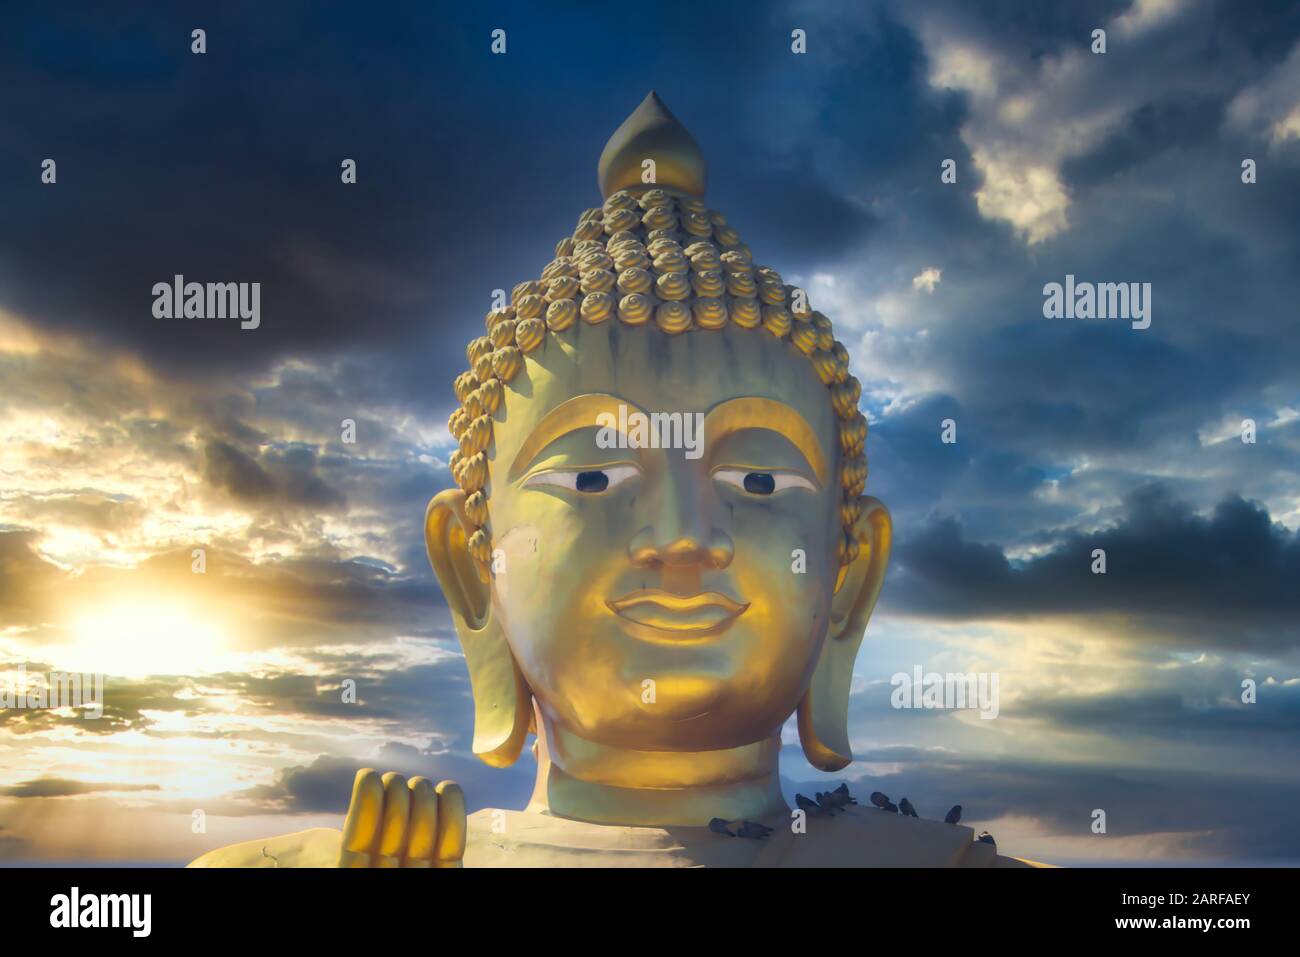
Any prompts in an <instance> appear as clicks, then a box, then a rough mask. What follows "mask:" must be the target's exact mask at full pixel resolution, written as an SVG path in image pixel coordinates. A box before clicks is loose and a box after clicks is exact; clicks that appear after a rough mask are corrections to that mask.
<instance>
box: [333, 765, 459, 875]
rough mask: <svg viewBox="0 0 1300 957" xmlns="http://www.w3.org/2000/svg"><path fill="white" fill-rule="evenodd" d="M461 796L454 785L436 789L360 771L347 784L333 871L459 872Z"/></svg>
mask: <svg viewBox="0 0 1300 957" xmlns="http://www.w3.org/2000/svg"><path fill="white" fill-rule="evenodd" d="M465 830H466V826H465V796H464V795H463V794H462V793H461V790H460V788H459V787H458V786H457V785H456V782H454V781H443V782H442V783H441V784H439V785H438V786H437V787H436V788H435V787H434V786H433V783H432V782H431V781H429V779H428V778H422V777H417V778H411V780H410V782H409V783H408V782H407V780H406V778H404V777H402V776H401V775H400V774H397V773H395V772H393V771H389V772H388V773H387V774H385V775H384V776H383V777H382V778H381V777H380V776H379V774H378V772H376V771H374V770H372V769H370V768H363V769H361V770H360V771H358V772H357V779H356V781H355V782H354V783H353V785H352V803H351V804H349V805H348V816H347V820H346V821H344V823H343V843H342V845H341V846H340V849H339V862H338V866H339V867H460V866H461V858H462V857H464V856H465Z"/></svg>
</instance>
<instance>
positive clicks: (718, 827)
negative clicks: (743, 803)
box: [709, 817, 736, 837]
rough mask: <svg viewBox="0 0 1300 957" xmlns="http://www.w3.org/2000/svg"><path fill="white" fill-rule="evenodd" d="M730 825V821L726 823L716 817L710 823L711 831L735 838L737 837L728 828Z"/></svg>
mask: <svg viewBox="0 0 1300 957" xmlns="http://www.w3.org/2000/svg"><path fill="white" fill-rule="evenodd" d="M729 823H730V822H729V821H724V820H723V819H722V818H720V817H715V818H714V819H713V820H711V821H709V830H710V831H712V832H713V833H714V834H725V835H727V837H735V836H736V835H734V834H732V833H731V831H730V830H729V829H728V828H727V825H728V824H729Z"/></svg>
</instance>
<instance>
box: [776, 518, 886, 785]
mask: <svg viewBox="0 0 1300 957" xmlns="http://www.w3.org/2000/svg"><path fill="white" fill-rule="evenodd" d="M860 501H861V503H862V511H861V514H860V515H859V516H858V520H857V522H856V523H855V524H854V526H853V535H854V536H855V537H856V538H857V541H858V546H859V552H858V557H857V558H855V559H854V560H853V561H852V562H851V563H850V564H849V565H848V566H847V567H846V568H845V569H844V573H843V576H842V577H841V579H840V583H839V587H838V588H837V589H836V592H835V597H834V599H832V601H831V622H830V627H829V630H828V631H827V634H826V641H825V642H824V643H823V644H822V651H821V657H820V658H818V659H817V670H816V671H814V672H813V677H812V682H811V684H810V685H809V686H808V691H807V693H806V694H805V695H804V697H803V700H802V701H800V702H799V712H798V714H799V743H800V744H802V745H803V753H804V755H805V756H806V757H807V758H808V762H809V763H810V764H811V765H812V766H813V767H815V768H819V769H821V770H822V771H838V770H839V769H840V768H842V767H844V766H845V765H846V764H848V763H849V762H851V761H852V760H853V753H852V751H851V749H850V748H849V689H850V687H851V686H852V683H853V662H854V660H855V659H856V658H857V656H858V648H859V647H860V646H861V644H862V636H863V634H864V633H865V632H866V628H867V621H868V619H870V618H871V612H872V610H873V609H874V608H875V607H876V599H877V598H879V597H880V586H881V585H882V584H884V581H885V568H886V566H888V564H889V549H890V544H891V539H892V534H893V526H892V524H891V522H890V518H889V511H888V510H887V509H886V508H885V506H884V505H882V504H881V503H880V502H879V501H878V500H877V499H874V498H870V497H867V496H864V497H863V498H862V499H860Z"/></svg>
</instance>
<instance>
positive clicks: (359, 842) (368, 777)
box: [339, 768, 384, 867]
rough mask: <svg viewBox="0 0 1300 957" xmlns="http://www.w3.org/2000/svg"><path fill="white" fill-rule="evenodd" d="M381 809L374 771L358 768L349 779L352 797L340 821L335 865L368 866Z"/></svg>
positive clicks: (380, 788) (380, 791) (381, 792)
mask: <svg viewBox="0 0 1300 957" xmlns="http://www.w3.org/2000/svg"><path fill="white" fill-rule="evenodd" d="M383 810H384V785H383V782H382V781H381V780H380V778H379V774H378V772H376V771H375V770H374V769H372V768H362V769H361V770H360V771H358V772H357V776H356V779H355V780H354V781H353V782H352V800H351V802H350V803H349V804H348V816H347V818H346V819H345V820H344V822H343V841H342V843H341V845H340V847H339V867H369V866H370V855H371V853H373V851H374V849H375V844H376V841H377V840H378V837H379V822H380V820H381V817H382V814H383Z"/></svg>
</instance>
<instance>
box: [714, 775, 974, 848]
mask: <svg viewBox="0 0 1300 957" xmlns="http://www.w3.org/2000/svg"><path fill="white" fill-rule="evenodd" d="M794 803H795V806H796V807H798V808H799V809H800V810H802V811H803V812H804V813H805V814H807V815H808V816H809V817H834V816H835V814H836V812H837V811H843V810H844V809H845V808H846V807H848V805H850V804H857V803H858V802H857V799H856V798H854V797H853V795H852V794H850V793H849V786H848V784H847V783H845V784H841V785H840V786H839V787H837V788H836V789H835V790H834V791H818V792H817V797H816V799H815V800H814V799H812V798H807V797H804V796H803V795H802V794H796V795H795V796H794ZM871 803H872V804H873V805H875V806H876V807H877V808H879V809H880V810H882V811H886V812H888V813H890V814H902V815H904V816H905V817H920V815H919V814H917V813H916V808H914V807H913V806H912V802H911V801H909V800H908V799H907V798H903V800H901V801H899V802H898V803H897V804H895V803H894V802H893V801H891V800H890V799H889V795H888V794H882V793H881V792H880V791H872V792H871ZM943 821H944V823H945V824H957V823H958V822H960V821H961V805H960V804H954V805H953V806H952V808H950V809H949V811H948V813H947V814H946V815H944V818H943ZM736 825H739V827H737V828H736V830H734V831H733V830H732V829H731V828H732V827H733V826H736ZM709 830H710V831H712V832H713V833H714V834H725V835H726V836H727V837H748V838H753V839H754V840H762V839H763V838H765V837H767V836H768V835H769V834H771V833H772V829H771V828H770V827H764V826H763V825H762V824H755V823H754V822H753V821H726V820H723V819H722V818H720V817H715V818H714V819H713V820H711V821H710V822H709ZM976 840H977V841H980V842H981V843H984V844H992V845H993V846H994V847H997V842H996V841H994V840H993V835H992V834H990V833H989V832H988V831H983V832H981V833H980V836H979V837H977V838H976Z"/></svg>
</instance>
